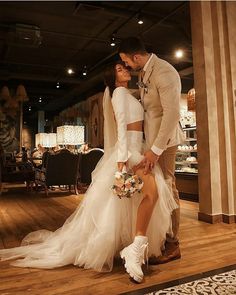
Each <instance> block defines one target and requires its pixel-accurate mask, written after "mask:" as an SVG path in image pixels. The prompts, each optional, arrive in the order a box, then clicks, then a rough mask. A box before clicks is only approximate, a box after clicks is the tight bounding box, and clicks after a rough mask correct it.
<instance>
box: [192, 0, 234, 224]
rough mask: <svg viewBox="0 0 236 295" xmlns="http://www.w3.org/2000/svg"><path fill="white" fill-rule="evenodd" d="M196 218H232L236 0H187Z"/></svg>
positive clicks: (225, 220)
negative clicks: (194, 129)
mask: <svg viewBox="0 0 236 295" xmlns="http://www.w3.org/2000/svg"><path fill="white" fill-rule="evenodd" d="M190 11H191V25H192V47H193V66H194V81H195V89H196V116H197V137H198V161H199V203H200V204H199V219H200V220H203V221H206V222H211V223H215V222H221V221H223V222H227V223H232V222H235V221H236V218H235V217H236V136H235V130H236V123H235V122H236V120H235V118H236V116H235V114H236V97H235V92H236V90H235V89H236V18H235V15H236V5H235V3H233V2H220V1H218V2H208V1H198V2H190Z"/></svg>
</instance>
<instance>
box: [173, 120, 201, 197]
mask: <svg viewBox="0 0 236 295" xmlns="http://www.w3.org/2000/svg"><path fill="white" fill-rule="evenodd" d="M183 131H184V132H185V136H186V140H185V143H183V144H182V145H179V146H178V150H177V153H176V162H175V164H176V165H175V176H176V186H177V189H178V191H179V193H180V197H181V198H183V199H188V200H193V201H198V162H197V132H196V131H197V129H196V126H189V127H187V126H186V127H185V128H183Z"/></svg>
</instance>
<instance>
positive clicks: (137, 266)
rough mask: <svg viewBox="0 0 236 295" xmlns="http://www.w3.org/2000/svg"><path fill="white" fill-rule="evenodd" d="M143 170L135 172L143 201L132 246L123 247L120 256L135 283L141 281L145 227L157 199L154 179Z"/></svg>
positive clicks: (146, 240)
mask: <svg viewBox="0 0 236 295" xmlns="http://www.w3.org/2000/svg"><path fill="white" fill-rule="evenodd" d="M143 171H144V170H143V169H139V170H136V171H135V173H136V174H137V175H139V176H140V177H141V178H142V180H143V182H144V185H143V189H142V192H143V200H142V201H141V203H140V205H139V208H138V212H137V222H136V233H135V238H134V241H133V243H132V244H130V245H129V246H128V247H125V248H124V249H123V250H122V251H121V252H120V256H121V258H122V259H124V260H125V268H126V271H127V272H128V273H129V275H130V276H131V277H132V278H133V279H134V280H135V281H136V282H139V283H140V282H141V281H142V280H143V272H142V264H143V263H145V258H144V256H145V251H146V249H147V246H148V238H147V237H146V231H147V227H148V224H149V221H150V218H151V216H152V211H153V208H154V206H155V204H156V201H157V199H158V192H157V186H156V182H155V177H154V175H152V174H146V175H145V174H144V173H143Z"/></svg>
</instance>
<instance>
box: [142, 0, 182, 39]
mask: <svg viewBox="0 0 236 295" xmlns="http://www.w3.org/2000/svg"><path fill="white" fill-rule="evenodd" d="M186 3H187V2H182V3H181V4H180V5H178V6H177V7H176V8H175V9H173V10H172V11H171V12H170V13H169V14H167V15H165V16H164V17H162V18H161V19H160V20H158V21H155V22H154V23H153V24H152V25H150V26H149V27H148V28H146V29H145V30H144V31H142V32H141V33H140V35H144V34H146V33H147V32H149V31H150V30H152V29H153V28H154V27H156V26H160V25H161V24H162V23H163V22H166V21H167V19H168V18H170V17H171V16H173V15H174V14H176V12H178V11H179V10H181V9H183V7H184V6H185V5H186Z"/></svg>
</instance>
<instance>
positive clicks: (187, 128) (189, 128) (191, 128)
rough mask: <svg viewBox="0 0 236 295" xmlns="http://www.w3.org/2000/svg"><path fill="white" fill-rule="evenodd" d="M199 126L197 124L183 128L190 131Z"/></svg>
mask: <svg viewBox="0 0 236 295" xmlns="http://www.w3.org/2000/svg"><path fill="white" fill-rule="evenodd" d="M196 129H197V127H196V126H192V127H185V128H183V130H184V131H188V130H196Z"/></svg>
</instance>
